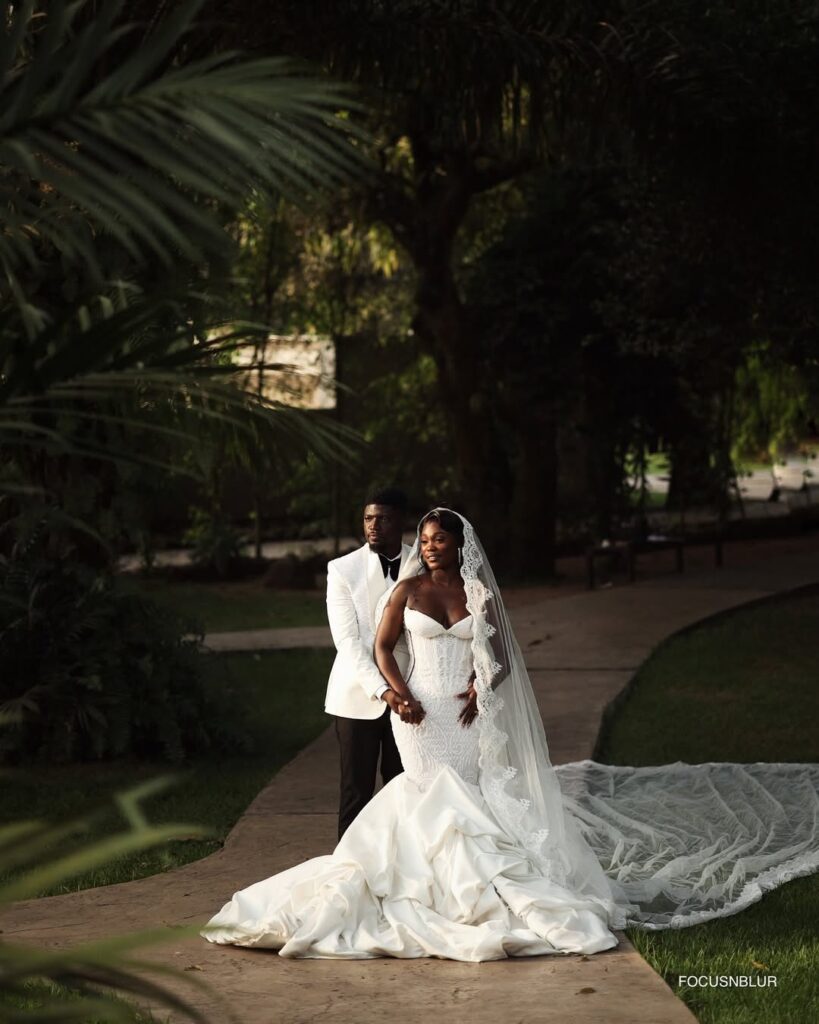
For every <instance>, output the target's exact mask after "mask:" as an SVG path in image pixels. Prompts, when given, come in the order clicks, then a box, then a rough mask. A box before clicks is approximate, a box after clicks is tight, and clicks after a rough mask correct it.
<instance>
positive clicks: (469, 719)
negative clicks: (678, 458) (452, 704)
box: [455, 683, 478, 729]
mask: <svg viewBox="0 0 819 1024" xmlns="http://www.w3.org/2000/svg"><path fill="white" fill-rule="evenodd" d="M455 696H456V697H458V698H460V700H463V701H466V703H465V704H464V706H463V707H462V708H461V713H460V714H459V715H458V721H459V722H460V723H461V725H462V726H463V727H464V728H465V729H468V728H469V726H470V725H472V723H473V722H474V721H475V719H476V718H477V717H478V691H477V690H476V689H475V684H474V683H470V684H469V686H468V687H467V688H466V689H465V690H464V692H463V693H457V694H455Z"/></svg>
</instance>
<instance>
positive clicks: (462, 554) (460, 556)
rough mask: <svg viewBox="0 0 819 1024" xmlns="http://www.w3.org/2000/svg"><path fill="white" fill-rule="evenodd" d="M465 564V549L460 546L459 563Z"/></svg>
mask: <svg viewBox="0 0 819 1024" xmlns="http://www.w3.org/2000/svg"><path fill="white" fill-rule="evenodd" d="M463 564H464V549H463V548H458V565H463Z"/></svg>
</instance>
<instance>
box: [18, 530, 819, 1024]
mask: <svg viewBox="0 0 819 1024" xmlns="http://www.w3.org/2000/svg"><path fill="white" fill-rule="evenodd" d="M658 564H659V563H658ZM702 564H703V563H701V565H700V567H697V566H696V565H695V566H694V568H693V571H687V572H686V573H685V574H683V575H680V576H677V575H676V574H668V573H665V574H662V575H654V576H653V577H651V578H647V579H644V580H641V581H639V582H638V583H636V584H635V585H633V586H623V587H613V588H610V589H604V590H597V591H591V592H576V593H572V594H569V595H568V596H565V597H561V596H559V595H557V596H556V595H555V593H554V591H553V589H552V590H543V591H540V590H538V589H537V588H533V589H531V590H529V591H528V592H518V593H510V601H509V604H510V606H511V607H512V613H511V614H512V617H513V621H514V625H515V629H516V631H517V635H518V639H519V640H520V644H521V648H522V649H523V651H524V654H525V656H526V660H527V664H528V666H529V669H530V672H531V677H532V683H533V686H534V688H535V691H536V693H537V697H538V700H539V702H540V707H541V711H542V713H543V717H544V721H545V724H546V731H547V735H548V736H549V739H550V744H551V753H552V759H553V760H554V761H555V762H556V763H562V762H566V761H570V760H581V759H583V758H588V757H591V756H592V751H593V748H594V743H595V739H596V737H597V733H598V729H599V725H600V720H601V715H602V712H603V709H604V708H605V706H606V705H607V704H608V703H609V701H611V700H612V698H614V697H615V696H616V694H617V693H619V692H620V690H621V689H622V688H623V687H624V686H625V684H626V683H627V682H628V680H629V678H630V677H631V676H632V675H633V673H634V671H635V669H636V668H637V667H638V666H639V665H640V663H641V662H642V661H643V660H644V659H645V658H646V657H647V656H648V655H649V654H650V653H651V651H652V650H653V648H654V647H656V646H657V644H658V643H660V641H662V640H663V639H665V638H666V637H667V636H669V635H670V634H672V633H674V632H676V631H677V630H679V629H681V628H683V627H685V626H688V625H690V624H691V623H693V622H696V621H698V620H700V619H703V618H706V617H708V616H711V615H714V614H716V613H719V612H721V611H724V610H726V609H729V608H732V607H735V606H738V605H741V604H744V603H746V602H748V601H753V600H755V599H758V598H763V597H766V596H768V595H771V594H774V593H777V592H780V591H785V590H789V589H793V588H795V587H799V586H803V585H807V584H813V583H816V582H817V581H819V540H817V539H816V538H810V537H803V538H792V539H790V540H788V541H771V542H755V543H753V544H746V545H744V546H742V547H741V548H740V547H739V546H737V548H736V549H734V547H733V546H732V547H731V548H729V549H728V552H727V565H726V567H725V568H723V569H721V570H713V569H708V568H704V567H702ZM690 569H691V563H690V562H689V570H690ZM288 632H291V633H292V631H288ZM300 642H304V638H303V637H301V641H300ZM336 784H337V770H336V750H335V741H334V738H333V735H332V732H331V730H327V731H326V732H325V733H324V734H323V735H322V736H320V737H319V738H318V739H317V740H316V741H315V742H314V743H312V744H311V745H310V746H308V747H307V748H306V749H305V750H303V751H302V752H301V753H300V754H299V755H298V756H297V757H296V758H295V759H294V760H293V761H291V762H290V764H288V765H287V766H286V767H285V768H284V769H282V771H281V772H279V774H278V775H277V776H276V777H275V778H274V779H273V780H272V781H271V783H270V784H269V785H268V786H267V787H266V788H265V789H264V790H263V791H262V792H261V793H260V794H259V795H258V797H257V798H256V799H255V800H254V801H253V803H252V804H251V806H250V807H249V808H248V810H247V812H246V813H245V814H244V815H243V816H242V818H241V819H240V821H239V822H238V823H237V825H236V827H235V828H234V829H233V831H232V832H231V834H230V836H229V837H228V839H227V841H226V843H225V845H224V848H223V849H222V850H220V851H219V852H217V853H215V854H213V855H212V856H210V857H207V858H206V859H204V860H201V861H198V862H196V863H193V864H189V865H187V866H185V867H183V868H179V869H177V870H175V871H172V872H168V873H166V874H162V875H156V876H153V877H151V878H146V879H141V880H138V881H135V882H129V883H125V884H120V885H114V886H109V887H105V888H98V889H90V890H85V891H82V892H78V893H72V894H69V895H66V896H57V897H50V898H47V899H42V900H32V901H26V902H21V903H18V904H16V905H15V906H13V907H11V908H9V910H8V911H7V912H6V913H5V915H4V918H3V921H2V931H3V938H4V939H6V940H13V941H18V940H19V941H22V942H33V943H38V944H41V945H44V946H63V945H67V944H69V943H76V942H80V941H84V940H91V939H97V938H100V937H102V936H106V935H113V934H115V933H120V932H125V931H129V930H135V929H142V928H148V927H155V926H157V925H161V924H166V925H177V926H178V925H191V924H199V923H203V922H204V921H205V920H206V919H207V917H208V916H210V914H212V913H213V912H214V911H215V910H216V909H218V908H219V907H220V906H221V904H222V903H223V902H224V901H225V900H226V899H227V898H228V897H229V896H230V894H231V893H232V892H233V891H235V890H236V889H239V888H242V887H244V886H246V885H248V884H249V883H250V882H252V881H255V880H257V879H259V878H262V877H265V876H267V875H270V874H272V873H274V872H277V871H280V870H282V869H284V868H286V867H289V866H291V865H293V864H295V863H297V862H299V861H301V860H304V859H306V858H308V857H312V856H315V855H318V854H321V853H326V852H328V851H329V850H331V849H332V847H333V844H334V835H335V827H336V817H335V812H336ZM620 939H621V942H620V945H619V947H618V948H617V949H614V950H610V951H607V952H605V953H601V954H598V955H596V956H594V957H590V958H584V957H581V956H566V957H542V958H531V959H522V960H509V961H501V962H494V963H488V964H461V963H452V962H447V961H438V960H431V959H429V960H409V961H397V960H387V959H383V960H369V961H360V960H359V961H344V962H339V961H329V960H318V961H310V960H307V961H304V960H302V961H289V960H283V959H281V958H279V957H277V956H276V955H275V954H272V953H270V952H263V951H250V950H242V949H238V948H233V947H221V946H212V945H210V944H208V943H206V942H204V940H201V939H198V938H185V939H182V938H177V939H176V940H175V941H174V940H171V941H170V942H169V943H168V944H167V946H166V947H165V948H164V952H163V954H162V956H163V963H164V964H166V965H167V964H169V963H170V964H176V965H178V966H179V967H180V968H184V969H186V970H188V971H190V972H195V973H191V974H190V975H188V977H191V978H196V979H202V980H205V981H207V982H208V983H209V984H210V985H211V986H212V988H213V989H214V990H215V991H216V992H218V993H219V995H220V996H221V997H222V999H223V1000H224V1001H225V1002H226V1004H227V1006H228V1007H230V1008H232V1010H233V1011H234V1013H235V1015H236V1019H237V1020H238V1021H240V1022H241V1024H274V1022H276V1024H297V1022H298V1024H306V1022H308V1021H314V1020H319V1019H321V1020H322V1021H323V1022H327V1024H336V1022H338V1024H341V1022H344V1024H348V1022H350V1021H353V1022H356V1024H380V1022H382V1021H383V1022H387V1021H398V1022H400V1024H415V1022H424V1024H426V1021H428V1020H429V1019H430V1018H432V1017H434V1019H435V1020H436V1022H437V1024H451V1022H459V1024H460V1022H461V1021H469V1022H470V1024H483V1022H487V1024H489V1022H491V1024H497V1021H499V1020H515V1021H520V1022H526V1024H530V1022H531V1024H534V1022H536V1021H537V1022H538V1024H550V1022H555V1024H557V1022H560V1024H565V1022H566V1021H571V1022H572V1024H627V1022H628V1024H631V1022H633V1021H635V1020H639V1021H641V1022H642V1024H691V1022H693V1021H694V1017H693V1016H692V1015H691V1013H690V1012H689V1010H688V1009H687V1008H686V1007H685V1005H684V1004H683V1003H682V1002H681V1001H680V1000H679V999H677V998H676V996H675V995H674V992H673V990H672V989H671V988H669V987H668V986H667V985H666V983H665V982H664V981H663V980H662V979H661V978H660V977H659V976H658V975H657V974H655V972H654V971H653V970H652V969H651V968H650V967H649V966H648V964H647V963H646V962H645V961H644V960H643V959H642V958H641V957H640V956H639V955H638V953H637V952H636V951H635V950H634V948H633V946H632V945H631V944H630V943H629V941H628V939H627V938H626V937H625V935H620ZM193 1001H194V1002H197V1003H198V1004H199V1005H202V1006H203V1007H204V1006H208V1005H209V1004H210V1003H211V1001H212V997H209V996H206V995H203V994H196V993H194V995H193ZM212 1010H213V1019H214V1020H218V1021H225V1020H227V1019H228V1016H227V1014H226V1012H225V1009H224V1007H222V1008H217V1007H216V1006H213V1007H212ZM162 1019H164V1015H163V1016H162Z"/></svg>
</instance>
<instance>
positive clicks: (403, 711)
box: [384, 689, 426, 725]
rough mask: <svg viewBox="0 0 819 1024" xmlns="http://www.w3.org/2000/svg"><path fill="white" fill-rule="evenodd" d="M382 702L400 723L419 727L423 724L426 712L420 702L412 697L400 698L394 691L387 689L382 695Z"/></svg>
mask: <svg viewBox="0 0 819 1024" xmlns="http://www.w3.org/2000/svg"><path fill="white" fill-rule="evenodd" d="M384 700H385V701H386V702H387V703H388V704H389V706H390V708H392V710H393V711H394V712H395V713H396V714H397V715H398V716H399V718H400V719H401V721H402V722H407V724H409V725H420V724H421V722H423V720H424V715H425V714H426V711H424V707H423V705H422V704H421V702H420V701H418V700H416V699H415V698H414V697H410V696H409V695H407V696H405V697H402V696H400V695H399V694H398V693H396V692H395V690H393V689H389V690H387V691H386V692H385V694H384Z"/></svg>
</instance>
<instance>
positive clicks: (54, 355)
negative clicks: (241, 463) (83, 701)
mask: <svg viewBox="0 0 819 1024" xmlns="http://www.w3.org/2000/svg"><path fill="white" fill-rule="evenodd" d="M201 7H202V3H201V2H199V0H187V2H183V3H178V4H170V5H168V4H163V5H160V7H159V10H160V11H165V12H166V13H165V14H164V15H163V16H162V17H154V18H152V19H151V20H150V23H149V24H147V25H137V24H131V23H128V22H126V21H124V20H123V18H122V14H121V11H122V8H123V4H122V3H121V2H120V0H95V2H85V0H79V2H65V0H49V2H48V3H47V4H46V3H35V2H34V0H19V2H18V0H11V2H4V3H3V4H2V5H0V18H2V24H0V503H2V508H0V521H2V522H4V523H6V524H7V523H8V521H9V520H10V519H12V518H14V517H15V516H19V515H20V513H21V511H26V510H28V511H29V512H30V511H31V510H32V509H34V510H37V509H42V508H44V507H47V506H51V510H52V511H57V512H59V486H57V485H55V478H56V477H58V476H59V471H60V470H61V469H65V468H66V466H68V467H69V469H75V468H76V466H77V460H83V464H84V465H85V466H86V467H87V466H88V465H89V460H94V462H95V464H96V465H97V466H98V467H99V466H101V465H103V464H104V462H108V463H110V462H111V461H116V460H131V461H141V462H142V463H143V464H154V465H155V466H156V468H157V469H159V468H167V464H168V460H167V459H163V457H162V456H161V455H160V456H154V457H153V463H152V462H151V459H150V458H148V457H147V456H146V455H145V454H144V453H141V452H140V451H138V450H135V449H134V445H133V443H129V440H128V438H129V434H132V435H133V434H134V433H135V434H136V437H137V438H138V437H139V436H140V434H141V433H143V432H148V433H150V434H152V435H153V436H154V438H155V439H159V440H161V439H163V438H167V439H171V440H173V441H174V442H178V441H179V440H180V439H187V440H188V441H189V442H193V441H195V440H196V439H197V437H199V436H201V435H202V433H203V432H204V431H206V430H212V429H216V428H217V427H218V428H220V429H229V430H231V431H235V432H237V433H239V434H243V435H244V436H246V437H250V438H251V439H253V442H254V443H256V444H259V443H266V444H268V445H270V446H273V447H274V448H276V449H281V448H285V449H287V448H289V447H291V446H292V445H293V443H294V441H299V442H300V443H308V444H310V445H311V446H312V447H313V448H314V449H315V450H317V451H318V452H319V453H320V454H322V455H324V456H326V457H328V458H339V457H341V456H342V455H343V454H344V453H345V452H347V451H348V450H349V440H350V439H349V437H345V436H344V435H342V434H341V433H340V432H338V431H334V430H331V429H330V428H329V427H327V426H322V425H321V424H316V423H314V422H313V421H311V420H309V419H308V418H307V417H306V416H304V415H302V414H300V413H299V412H298V411H297V410H295V409H290V408H288V407H287V406H285V405H282V404H281V403H275V402H271V401H268V400H266V399H264V398H263V397H260V396H258V395H256V394H253V393H245V392H243V391H242V390H241V389H240V388H238V387H237V386H235V384H233V383H232V382H231V380H230V373H231V369H230V362H229V358H228V357H229V353H230V351H231V348H232V346H234V345H237V344H239V343H241V342H242V341H244V340H245V339H246V337H247V336H248V335H250V336H252V335H253V334H254V333H259V332H264V331H265V330H266V327H265V325H261V324H251V323H248V324H236V323H235V322H233V323H230V324H226V323H225V322H224V317H223V316H222V314H221V312H220V308H219V303H218V286H219V283H220V281H221V280H222V278H223V277H224V275H225V274H226V273H228V272H229V265H230V256H231V251H232V250H231V243H230V236H229V234H228V232H227V231H226V225H227V223H228V222H229V220H230V218H231V217H233V216H234V215H235V214H236V213H237V212H238V211H240V210H241V209H242V208H243V207H244V205H245V204H246V202H247V200H248V196H249V195H251V194H252V193H259V192H265V191H270V192H275V193H278V194H283V195H285V196H287V197H289V198H291V199H295V200H298V201H304V200H306V199H309V198H310V196H311V195H312V194H313V193H315V192H317V191H319V190H322V189H326V188H328V187H332V186H334V185H336V184H338V183H339V182H341V181H345V180H349V178H350V176H351V175H356V174H361V173H362V172H363V168H364V160H363V157H362V155H361V154H362V147H361V145H360V143H361V141H362V138H361V136H360V134H358V135H357V134H356V132H355V130H354V128H353V127H352V126H351V123H350V121H349V120H348V118H347V116H346V112H347V111H348V110H349V109H350V108H351V107H352V106H353V105H354V104H353V99H352V97H351V96H350V94H349V93H348V92H347V91H346V90H344V89H341V88H339V87H338V86H336V85H333V84H330V83H327V82H325V81H322V80H320V79H319V78H317V77H315V76H313V75H310V74H307V73H306V72H305V71H304V69H303V68H302V67H301V66H300V65H298V64H295V63H294V62H292V61H290V60H282V59H276V58H264V59H257V60H248V59H243V58H241V57H240V56H239V55H237V54H235V53H223V54H220V55H218V56H205V57H198V58H197V57H196V56H195V55H194V54H193V53H192V52H191V50H190V47H189V45H188V40H189V39H190V38H191V33H192V31H193V29H194V28H195V25H196V22H195V18H196V16H197V13H198V11H199V9H200V8H201ZM155 12H156V8H155ZM245 372H246V368H245ZM131 441H132V442H133V437H132V438H131ZM154 448H156V445H154ZM72 460H73V461H72ZM55 467H56V468H57V471H56V472H55ZM123 808H124V809H125V810H126V813H127V814H128V815H129V817H130V819H131V822H132V825H133V831H132V833H129V834H128V835H127V836H126V837H124V838H120V839H117V840H110V841H108V845H107V846H106V847H105V848H101V849H97V850H92V851H89V852H88V855H87V856H86V857H85V858H84V859H83V858H73V859H72V860H71V862H70V863H63V862H59V861H58V863H57V864H56V865H52V866H48V865H46V866H44V867H40V868H37V869H36V870H35V871H33V872H31V873H29V874H25V875H23V876H22V877H17V879H16V881H13V882H11V883H9V884H8V885H6V886H5V887H3V888H2V889H0V901H2V900H6V899H18V898H21V897H25V896H27V895H33V894H35V893H36V891H37V890H38V889H39V888H41V887H42V885H43V884H47V883H48V882H49V881H53V880H55V879H56V878H58V877H63V876H64V875H67V874H73V873H75V872H76V871H78V870H85V869H86V868H87V867H88V866H89V865H90V864H92V863H98V862H100V861H101V860H103V859H107V858H109V857H111V856H116V855H118V854H120V853H122V852H126V851H127V850H130V849H138V848H143V847H145V846H146V845H150V844H153V843H156V842H160V841H164V840H165V839H166V838H168V837H169V835H171V834H177V831H178V830H176V829H170V830H168V829H151V828H150V827H149V826H148V825H147V824H146V823H145V822H144V820H143V819H142V818H141V816H140V815H139V814H138V812H137V811H136V810H135V802H134V800H126V801H124V803H123ZM184 831H185V833H186V834H190V831H191V830H190V829H189V828H186V829H185V830H184ZM64 834H65V830H64V829H62V828H56V829H52V828H49V827H48V826H45V825H42V824H40V823H19V824H17V825H14V826H9V827H7V828H5V829H3V830H0V871H5V870H7V869H9V868H15V867H16V866H19V865H21V864H25V863H29V862H30V861H31V860H32V859H33V858H34V856H35V855H37V856H39V855H40V854H41V853H42V852H43V851H44V850H48V849H53V848H55V846H58V844H59V841H60V838H61V836H62V835H64ZM81 861H82V862H81ZM44 880H45V881H44ZM175 934H178V933H175ZM152 938H155V936H154V937H151V936H148V937H144V936H143V937H133V938H132V939H123V940H121V941H118V942H116V943H101V944H98V945H96V946H94V947H90V948H86V949H83V950H73V951H58V952H53V951H49V952H45V951H40V950H36V949H30V948H25V949H22V948H17V947H12V946H11V945H10V944H8V943H2V944H0V997H2V996H5V995H9V994H12V995H13V994H17V995H19V994H20V993H21V992H23V990H24V987H25V984H26V983H27V981H28V980H30V979H40V980H45V981H49V980H51V981H55V982H57V983H58V984H60V985H61V986H63V987H65V988H68V989H69V990H71V991H72V992H73V993H74V994H75V995H79V996H80V997H81V999H80V1000H79V1001H78V1002H74V1003H70V1004H62V1003H60V1005H59V1007H58V1006H55V1005H54V998H53V997H52V996H49V995H48V994H46V1002H47V1005H46V1006H45V1007H44V1008H43V1010H42V1011H41V1012H39V1011H31V1012H29V1011H24V1010H20V1011H14V1010H11V1009H9V1010H7V1009H6V1007H5V1006H4V1008H3V1011H2V1014H3V1016H4V1019H9V1020H11V1019H15V1020H35V1019H48V1020H57V1019H60V1020H66V1021H67V1020H80V1019H87V1016H88V1014H90V1013H93V1014H96V1018H95V1019H114V1018H115V1017H116V1019H130V1017H132V1016H133V1013H132V1011H131V1010H130V1009H129V1008H128V1007H127V1006H124V1005H123V1004H119V1003H112V1002H110V1001H107V1000H100V999H99V998H98V992H99V991H100V990H101V989H103V990H115V991H120V992H125V993H132V994H136V995H137V996H139V997H144V998H149V999H151V1000H152V1001H155V1002H162V1003H164V1005H166V1006H168V1007H170V1008H175V1009H177V1010H180V1011H181V1012H187V1013H189V1014H191V1015H192V1016H194V1017H197V1014H196V1011H195V1010H193V1009H192V1008H191V1007H190V1006H187V1005H186V1004H185V1003H184V1001H182V1000H180V999H178V998H177V997H175V996H173V995H172V994H171V993H170V992H168V991H167V990H165V989H163V988H160V987H158V986H156V985H154V984H152V983H149V982H148V981H145V980H144V978H143V977H141V976H140V977H137V975H136V974H135V972H134V969H135V963H134V962H133V961H132V960H131V957H130V953H131V950H132V949H134V948H137V947H138V946H140V945H144V944H145V943H146V942H148V941H151V940H152ZM57 1002H59V996H58V997H57ZM197 1019H198V1018H197Z"/></svg>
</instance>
